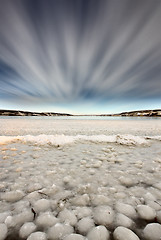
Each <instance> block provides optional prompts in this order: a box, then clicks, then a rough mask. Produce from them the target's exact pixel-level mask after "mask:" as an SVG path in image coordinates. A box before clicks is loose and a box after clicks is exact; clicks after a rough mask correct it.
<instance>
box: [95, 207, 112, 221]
mask: <svg viewBox="0 0 161 240" xmlns="http://www.w3.org/2000/svg"><path fill="white" fill-rule="evenodd" d="M93 217H94V221H95V223H96V224H99V225H104V226H110V225H111V224H112V223H113V220H114V211H113V210H112V208H111V207H109V206H99V207H96V208H95V209H94V214H93Z"/></svg>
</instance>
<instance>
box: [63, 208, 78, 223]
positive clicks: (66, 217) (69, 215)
mask: <svg viewBox="0 0 161 240" xmlns="http://www.w3.org/2000/svg"><path fill="white" fill-rule="evenodd" d="M58 218H59V219H60V220H61V221H62V222H65V223H67V224H70V225H71V226H74V225H75V224H76V223H77V218H76V216H75V214H74V212H73V211H69V210H68V209H66V208H65V209H64V210H63V211H61V212H60V213H59V215H58Z"/></svg>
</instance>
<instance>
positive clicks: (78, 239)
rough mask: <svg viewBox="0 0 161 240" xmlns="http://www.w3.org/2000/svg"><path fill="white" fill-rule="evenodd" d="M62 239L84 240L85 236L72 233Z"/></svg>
mask: <svg viewBox="0 0 161 240" xmlns="http://www.w3.org/2000/svg"><path fill="white" fill-rule="evenodd" d="M63 240H85V237H83V236H82V235H80V234H76V233H72V234H70V235H68V236H66V237H65V238H63Z"/></svg>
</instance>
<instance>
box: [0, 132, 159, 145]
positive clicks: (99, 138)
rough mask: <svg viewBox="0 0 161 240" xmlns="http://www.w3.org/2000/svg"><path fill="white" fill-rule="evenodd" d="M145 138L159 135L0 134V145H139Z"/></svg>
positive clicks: (145, 141) (143, 142)
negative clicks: (85, 143) (87, 142)
mask: <svg viewBox="0 0 161 240" xmlns="http://www.w3.org/2000/svg"><path fill="white" fill-rule="evenodd" d="M146 139H153V140H160V139H161V136H157V137H156V138H155V137H140V136H133V135H128V134H127V135H111V136H107V135H91V136H88V135H76V136H69V135H63V134H62V135H45V134H41V135H38V136H32V135H26V136H0V145H3V144H6V143H11V142H16V141H20V142H30V143H35V144H38V145H45V144H50V145H55V146H58V145H66V144H72V143H75V142H79V141H91V142H98V143H101V142H105V143H118V144H122V145H140V144H147V143H148V142H147V140H146Z"/></svg>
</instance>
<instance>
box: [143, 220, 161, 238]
mask: <svg viewBox="0 0 161 240" xmlns="http://www.w3.org/2000/svg"><path fill="white" fill-rule="evenodd" d="M143 234H144V238H145V239H146V240H160V239H161V225H160V224H159V223H150V224H148V225H146V227H145V228H144V230H143Z"/></svg>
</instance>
